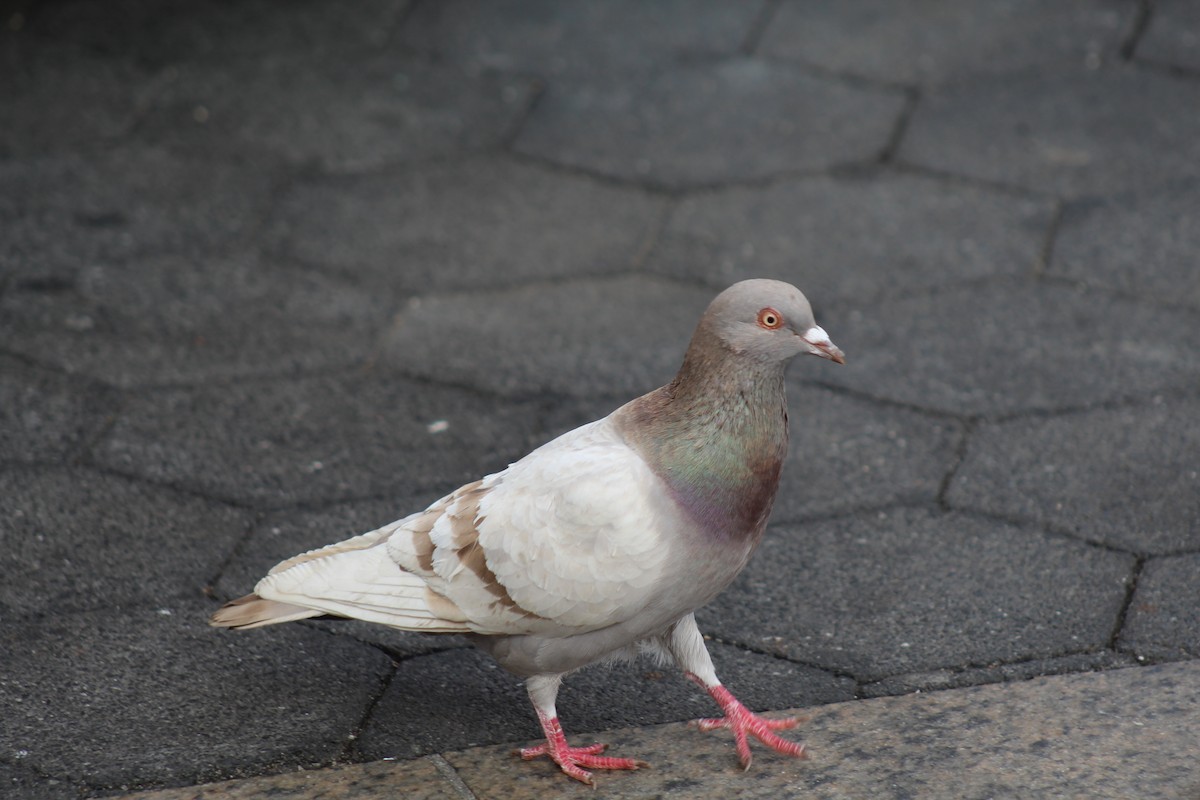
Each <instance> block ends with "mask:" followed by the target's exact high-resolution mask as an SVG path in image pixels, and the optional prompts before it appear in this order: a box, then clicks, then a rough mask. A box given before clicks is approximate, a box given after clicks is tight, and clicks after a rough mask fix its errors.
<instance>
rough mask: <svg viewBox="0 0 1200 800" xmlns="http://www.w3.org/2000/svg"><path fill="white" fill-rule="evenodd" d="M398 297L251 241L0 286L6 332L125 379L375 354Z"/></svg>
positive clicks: (46, 359)
mask: <svg viewBox="0 0 1200 800" xmlns="http://www.w3.org/2000/svg"><path fill="white" fill-rule="evenodd" d="M394 307H395V306H394V304H393V301H392V300H391V299H389V296H388V294H387V293H386V292H384V291H379V290H376V291H370V290H367V289H366V288H361V287H359V286H356V285H354V284H353V283H350V282H347V281H343V280H339V279H337V278H335V277H332V276H329V275H326V274H323V273H321V272H318V271H314V270H310V269H305V268H299V267H296V266H284V265H282V264H280V263H277V262H272V261H269V260H267V259H260V258H258V257H257V256H256V255H255V254H254V253H253V252H248V251H239V252H235V253H232V254H229V255H221V256H208V257H180V256H173V255H162V256H145V257H140V258H135V259H131V260H130V261H127V262H116V263H109V264H95V265H92V266H89V267H86V268H83V269H81V270H80V271H79V272H78V273H77V274H76V276H75V279H74V284H73V286H72V287H71V288H70V289H69V290H67V291H56V292H44V291H42V292H39V291H28V290H22V289H20V288H18V289H17V290H16V291H13V292H10V293H9V295H8V296H7V297H4V298H0V312H2V313H3V314H4V320H3V321H2V322H0V334H2V335H4V336H5V338H6V340H7V341H6V344H7V346H8V347H10V348H11V349H13V350H15V351H18V352H21V353H23V354H25V355H26V356H28V357H30V358H34V359H37V360H38V361H39V362H41V363H46V364H53V365H55V366H56V367H58V368H60V369H63V370H66V371H68V372H71V373H80V374H84V375H88V376H90V377H92V378H94V379H96V380H98V381H105V382H107V383H109V384H115V385H118V386H121V387H127V388H128V387H139V386H155V385H160V386H161V385H171V384H180V383H193V382H195V383H198V382H202V381H212V380H222V379H224V380H228V379H230V378H236V377H242V376H246V377H254V378H262V377H266V376H270V375H287V374H294V373H297V372H306V371H312V370H317V369H322V368H333V369H344V368H346V367H348V366H350V365H352V364H355V363H363V362H365V361H367V360H368V359H369V357H370V356H371V354H372V352H373V350H374V348H375V346H376V345H375V342H376V339H377V338H378V334H379V331H381V330H382V329H383V328H384V327H386V325H387V321H388V318H389V315H390V312H391V310H392V309H393V308H394Z"/></svg>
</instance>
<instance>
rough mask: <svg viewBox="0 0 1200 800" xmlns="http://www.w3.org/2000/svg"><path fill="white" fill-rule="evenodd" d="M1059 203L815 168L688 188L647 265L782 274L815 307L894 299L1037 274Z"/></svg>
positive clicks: (737, 275) (721, 282) (716, 277)
mask: <svg viewBox="0 0 1200 800" xmlns="http://www.w3.org/2000/svg"><path fill="white" fill-rule="evenodd" d="M1051 213H1052V208H1051V206H1050V204H1049V203H1048V202H1046V201H1044V200H1035V199H1031V198H1026V197H1020V196H1015V195H1012V194H1003V193H999V192H994V191H988V190H984V189H980V188H977V187H971V186H964V185H962V184H961V183H952V182H949V181H945V180H938V179H933V178H928V177H924V176H920V175H912V174H904V173H895V172H876V173H872V174H862V175H857V176H853V177H824V176H822V177H813V178H809V179H806V180H799V181H789V182H781V183H775V184H772V185H770V186H766V187H753V188H734V189H727V190H724V191H719V192H713V193H705V194H693V195H690V196H688V197H685V198H683V199H682V200H681V201H680V202H679V204H678V205H677V206H676V207H675V208H674V209H673V210H672V212H671V215H670V217H669V218H668V221H667V225H666V229H665V230H664V232H663V234H662V235H661V236H660V237H659V240H658V243H657V244H656V246H655V249H654V252H653V254H652V255H651V257H650V259H649V260H648V264H647V268H648V269H650V270H653V271H654V272H659V273H663V274H668V275H674V276H677V277H680V278H685V277H686V278H695V277H699V278H702V279H703V280H705V281H706V282H708V283H710V284H712V285H713V286H714V287H717V288H724V287H725V286H728V285H729V284H731V283H733V282H735V281H737V280H741V279H744V278H752V277H772V278H779V279H781V280H787V281H790V282H793V283H795V284H796V285H797V286H799V287H800V289H801V291H803V292H804V293H805V294H806V295H807V296H808V298H809V299H810V300H811V301H812V302H814V303H816V304H817V305H818V306H821V305H823V304H825V303H829V302H832V301H834V300H836V299H839V298H846V299H851V300H855V301H858V302H863V301H865V300H868V299H871V298H886V299H888V300H894V299H896V298H898V297H902V296H904V295H906V294H911V293H915V292H919V291H925V290H928V289H940V288H945V287H946V286H948V285H953V284H955V283H958V282H968V281H973V280H978V279H980V278H985V277H990V276H993V275H1010V276H1017V275H1028V274H1031V273H1032V271H1033V269H1034V267H1035V265H1036V263H1037V260H1038V257H1039V251H1040V249H1041V246H1042V241H1043V240H1044V238H1045V236H1046V233H1047V231H1048V230H1049V227H1050V220H1051ZM835 341H836V339H835Z"/></svg>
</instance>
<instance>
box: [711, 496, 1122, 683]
mask: <svg viewBox="0 0 1200 800" xmlns="http://www.w3.org/2000/svg"><path fill="white" fill-rule="evenodd" d="M1133 564H1134V559H1133V557H1132V556H1124V555H1121V554H1119V553H1113V552H1109V551H1106V550H1103V549H1101V548H1097V547H1091V546H1089V545H1086V544H1083V543H1082V542H1072V541H1070V540H1067V539H1065V538H1062V537H1059V536H1050V535H1047V534H1044V533H1042V532H1040V531H1037V530H1034V529H1028V528H1018V527H1015V526H1012V525H1007V524H1004V523H1001V522H996V521H991V520H983V519H977V518H973V517H969V516H965V515H962V514H945V515H941V514H932V513H931V512H929V511H925V510H918V509H897V510H894V511H890V512H886V513H883V512H880V513H866V514H860V515H858V516H854V517H844V518H841V519H836V520H827V521H823V522H816V523H809V524H807V525H803V526H789V525H784V526H778V527H772V528H771V529H770V530H768V531H767V535H766V537H765V538H764V539H763V543H762V545H761V546H760V547H759V552H757V553H756V554H755V555H754V558H753V559H751V561H750V565H749V566H748V567H747V568H746V571H745V572H744V573H743V574H742V575H741V576H740V577H739V578H738V579H737V580H736V581H735V582H734V584H733V585H732V586H731V587H730V588H729V589H727V590H726V591H725V593H724V594H722V595H720V596H719V597H718V598H717V599H716V600H715V601H713V603H712V604H710V605H709V606H708V607H707V608H705V609H702V610H701V611H700V612H699V613H698V614H697V618H698V619H699V620H700V627H701V629H703V630H706V631H708V632H710V633H713V634H714V635H716V636H719V637H720V638H722V639H723V640H725V641H729V642H734V643H744V644H745V645H747V646H754V647H755V648H756V649H758V648H761V649H763V650H765V651H766V652H770V653H777V654H779V655H781V656H785V657H788V658H793V659H795V660H797V661H800V662H802V663H805V664H813V665H817V666H822V667H825V668H828V669H836V670H840V671H845V672H849V673H852V674H853V675H855V676H856V677H857V678H859V679H860V680H875V679H878V678H882V677H884V676H887V675H897V674H906V673H911V672H917V671H928V670H931V669H936V668H947V667H963V666H971V665H978V664H988V663H993V662H1005V661H1008V662H1011V661H1023V660H1027V659H1031V658H1045V657H1049V656H1056V655H1061V654H1064V653H1072V652H1081V651H1089V650H1099V649H1103V648H1105V647H1106V646H1107V644H1108V640H1109V637H1110V636H1111V635H1112V632H1113V626H1114V625H1115V624H1116V621H1117V616H1118V614H1119V613H1120V610H1121V606H1122V604H1123V603H1124V600H1125V581H1126V580H1127V579H1128V578H1129V576H1130V574H1131V570H1132V568H1133Z"/></svg>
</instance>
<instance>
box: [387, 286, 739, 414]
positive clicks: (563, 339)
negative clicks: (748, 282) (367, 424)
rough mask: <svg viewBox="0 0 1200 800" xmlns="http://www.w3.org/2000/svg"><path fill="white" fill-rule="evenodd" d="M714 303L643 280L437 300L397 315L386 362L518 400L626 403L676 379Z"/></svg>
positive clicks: (703, 295) (705, 295)
mask: <svg viewBox="0 0 1200 800" xmlns="http://www.w3.org/2000/svg"><path fill="white" fill-rule="evenodd" d="M715 296H716V293H715V292H712V291H710V290H707V289H696V288H692V287H684V286H680V285H678V284H675V283H671V282H669V281H665V280H660V279H655V278H646V277H632V278H616V279H611V280H584V281H572V282H570V283H562V284H550V285H531V286H524V287H521V288H518V289H512V290H507V291H498V292H490V293H487V294H475V295H469V294H463V295H438V296H433V297H428V298H423V299H421V300H420V302H414V303H410V304H409V306H408V307H406V308H405V309H404V310H402V311H401V312H400V314H398V315H397V317H396V324H395V326H394V328H393V329H392V332H391V333H390V334H389V335H388V337H387V340H386V341H385V343H384V347H383V353H382V357H381V360H382V361H383V362H385V363H387V364H389V365H391V366H393V367H395V368H397V369H400V370H403V371H404V372H406V373H410V374H415V375H420V376H423V377H428V378H436V379H438V380H442V381H450V382H453V383H459V384H462V383H467V384H470V385H473V386H478V387H480V388H483V389H487V390H490V391H496V392H504V393H509V394H513V395H516V396H530V395H537V394H539V393H541V392H546V391H551V392H558V393H560V394H566V395H572V396H587V395H603V396H606V397H607V396H613V397H622V398H624V399H627V400H628V399H633V398H634V397H636V396H637V395H639V394H642V393H643V392H647V391H649V390H651V389H654V388H656V387H658V386H661V385H662V384H664V383H666V382H667V381H669V380H671V378H672V377H673V376H674V375H675V371H676V370H677V369H679V365H680V363H681V362H682V361H683V353H684V351H685V350H686V349H687V344H688V340H689V339H690V338H691V335H692V331H693V330H694V329H695V327H696V322H697V321H698V320H699V319H700V315H701V314H702V313H703V312H704V309H705V308H706V307H707V306H708V303H709V302H710V301H711V300H712V298H713V297H715ZM463 320H469V321H470V323H469V324H466V325H464V324H463Z"/></svg>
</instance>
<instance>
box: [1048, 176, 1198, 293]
mask: <svg viewBox="0 0 1200 800" xmlns="http://www.w3.org/2000/svg"><path fill="white" fill-rule="evenodd" d="M1197 208H1200V181H1187V182H1184V183H1181V184H1176V185H1174V186H1169V187H1164V188H1162V189H1160V190H1159V191H1156V192H1150V193H1147V194H1143V195H1136V194H1134V195H1120V196H1118V197H1112V198H1109V199H1106V200H1102V201H1099V202H1081V203H1077V204H1073V205H1070V206H1068V207H1067V209H1066V211H1065V213H1064V214H1063V219H1062V224H1061V225H1060V227H1059V230H1058V235H1057V237H1056V238H1055V241H1054V258H1053V262H1052V264H1051V266H1050V273H1051V274H1053V275H1066V276H1069V277H1071V278H1074V279H1077V280H1080V281H1083V282H1084V283H1086V284H1088V285H1091V286H1103V287H1106V288H1110V289H1116V290H1118V291H1121V292H1126V293H1128V294H1132V295H1135V296H1139V297H1148V298H1153V299H1154V300H1156V301H1159V302H1165V303H1180V304H1185V305H1190V306H1191V307H1192V308H1196V309H1200V272H1197V270H1196V255H1195V254H1196V253H1197V252H1200V225H1197V224H1196V209H1197Z"/></svg>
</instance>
